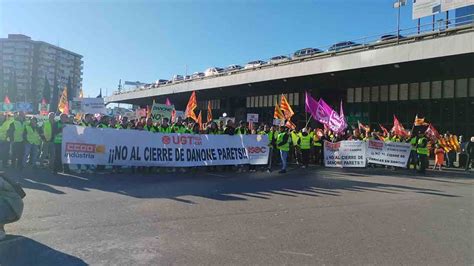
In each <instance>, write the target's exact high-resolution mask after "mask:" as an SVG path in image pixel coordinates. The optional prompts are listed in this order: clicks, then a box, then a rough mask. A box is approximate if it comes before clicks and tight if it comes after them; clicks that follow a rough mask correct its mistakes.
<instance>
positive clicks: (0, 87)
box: [0, 70, 6, 99]
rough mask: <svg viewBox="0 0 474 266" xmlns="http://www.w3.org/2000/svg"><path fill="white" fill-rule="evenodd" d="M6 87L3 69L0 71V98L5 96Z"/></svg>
mask: <svg viewBox="0 0 474 266" xmlns="http://www.w3.org/2000/svg"><path fill="white" fill-rule="evenodd" d="M5 93H6V88H5V80H4V76H3V70H2V71H0V99H3V98H5Z"/></svg>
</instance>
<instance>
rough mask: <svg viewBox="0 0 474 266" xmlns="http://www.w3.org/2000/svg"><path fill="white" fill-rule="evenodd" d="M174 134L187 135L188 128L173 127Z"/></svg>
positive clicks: (181, 126)
mask: <svg viewBox="0 0 474 266" xmlns="http://www.w3.org/2000/svg"><path fill="white" fill-rule="evenodd" d="M171 130H173V132H174V133H186V127H185V126H183V125H173V126H172V127H171Z"/></svg>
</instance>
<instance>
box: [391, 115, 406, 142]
mask: <svg viewBox="0 0 474 266" xmlns="http://www.w3.org/2000/svg"><path fill="white" fill-rule="evenodd" d="M391 132H393V134H395V135H397V136H401V137H405V136H408V133H407V131H406V130H405V128H404V127H403V125H402V124H401V123H400V122H399V121H398V118H397V117H396V116H395V115H393V127H392V130H391Z"/></svg>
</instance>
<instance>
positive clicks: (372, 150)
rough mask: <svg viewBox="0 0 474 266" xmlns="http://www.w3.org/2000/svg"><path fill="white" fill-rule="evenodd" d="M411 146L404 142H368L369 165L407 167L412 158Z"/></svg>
mask: <svg viewBox="0 0 474 266" xmlns="http://www.w3.org/2000/svg"><path fill="white" fill-rule="evenodd" d="M410 151H411V145H410V143H404V142H383V141H381V140H369V141H368V142H367V159H368V161H369V163H374V164H382V165H389V166H396V167H406V165H407V163H408V158H410Z"/></svg>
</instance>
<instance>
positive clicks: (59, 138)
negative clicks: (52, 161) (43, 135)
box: [54, 121, 63, 144]
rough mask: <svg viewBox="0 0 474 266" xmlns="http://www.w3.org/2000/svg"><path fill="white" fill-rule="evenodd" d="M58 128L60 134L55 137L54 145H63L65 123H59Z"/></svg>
mask: <svg viewBox="0 0 474 266" xmlns="http://www.w3.org/2000/svg"><path fill="white" fill-rule="evenodd" d="M57 126H58V132H57V133H56V135H55V136H54V144H61V143H62V142H63V123H61V121H58V123H57Z"/></svg>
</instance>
